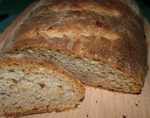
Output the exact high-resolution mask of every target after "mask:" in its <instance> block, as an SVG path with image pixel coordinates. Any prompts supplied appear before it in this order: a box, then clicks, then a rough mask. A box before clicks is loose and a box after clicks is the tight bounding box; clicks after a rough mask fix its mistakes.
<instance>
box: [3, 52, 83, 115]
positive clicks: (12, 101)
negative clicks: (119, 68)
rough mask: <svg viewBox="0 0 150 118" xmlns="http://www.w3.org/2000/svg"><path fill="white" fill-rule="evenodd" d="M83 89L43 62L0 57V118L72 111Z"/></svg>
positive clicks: (11, 55)
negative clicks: (2, 117)
mask: <svg viewBox="0 0 150 118" xmlns="http://www.w3.org/2000/svg"><path fill="white" fill-rule="evenodd" d="M84 92H85V90H84V87H83V86H82V84H81V83H80V82H79V81H77V80H74V79H71V77H69V76H66V75H65V74H64V72H63V71H62V70H60V71H59V70H58V69H57V68H55V67H54V65H52V64H50V63H46V61H42V60H38V59H32V58H29V57H27V56H24V55H23V54H5V55H3V56H1V58H0V116H3V115H5V116H22V115H30V114H35V113H44V112H52V111H63V110H66V109H70V108H75V107H76V106H77V105H79V104H80V102H81V101H82V100H83V99H84Z"/></svg>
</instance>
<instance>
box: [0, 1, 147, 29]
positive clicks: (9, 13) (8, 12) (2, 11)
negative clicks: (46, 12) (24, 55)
mask: <svg viewBox="0 0 150 118" xmlns="http://www.w3.org/2000/svg"><path fill="white" fill-rule="evenodd" d="M33 1H35V0H0V32H2V31H3V30H4V29H5V28H6V27H7V26H8V25H9V24H10V23H11V22H12V21H13V20H14V19H15V18H16V16H17V15H18V14H20V12H22V11H23V10H24V9H25V8H26V7H27V6H28V5H29V4H31V3H32V2H33ZM136 1H137V3H138V5H139V6H140V8H141V11H142V13H143V14H144V16H146V17H147V18H148V19H149V20H150V0H136Z"/></svg>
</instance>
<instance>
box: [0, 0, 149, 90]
mask: <svg viewBox="0 0 150 118" xmlns="http://www.w3.org/2000/svg"><path fill="white" fill-rule="evenodd" d="M144 35H145V34H144V27H143V20H142V18H141V17H140V16H139V15H137V14H136V13H134V10H132V9H131V8H130V7H128V5H126V4H124V3H123V2H121V1H119V0H86V1H84V0H79V1H75V0H64V1H63V0H45V1H43V4H42V5H40V6H39V7H38V8H36V9H35V10H33V11H32V12H31V13H30V15H29V17H28V18H27V19H26V20H25V21H24V22H23V23H22V25H21V26H20V27H19V28H18V30H16V31H15V33H14V36H13V37H11V38H10V39H8V41H6V43H5V45H4V47H3V49H2V50H3V51H4V52H7V51H12V50H18V51H19V50H20V51H21V50H26V49H28V48H29V49H31V50H32V49H33V50H34V49H36V51H35V52H37V53H40V50H42V51H43V49H44V51H43V52H42V54H46V55H49V56H50V57H51V55H52V57H55V58H57V59H56V60H59V61H56V60H54V63H55V64H56V65H58V66H59V67H64V69H65V70H66V71H67V72H70V73H71V74H72V75H73V76H75V77H76V78H78V79H79V80H81V81H82V82H84V83H86V84H88V85H94V86H99V87H103V88H106V89H110V90H115V91H120V92H127V93H140V91H141V89H142V87H143V83H144V78H145V76H146V72H147V46H146V41H145V37H144ZM49 50H50V52H48V51H49ZM53 53H57V54H58V55H56V56H53ZM42 54H41V55H42ZM48 59H49V60H51V58H49V57H48ZM52 60H53V59H52ZM81 68H82V69H81ZM88 68H89V70H88Z"/></svg>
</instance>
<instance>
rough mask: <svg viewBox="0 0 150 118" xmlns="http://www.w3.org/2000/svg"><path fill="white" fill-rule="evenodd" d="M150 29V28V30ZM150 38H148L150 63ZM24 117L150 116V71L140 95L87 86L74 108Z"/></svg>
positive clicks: (7, 33) (6, 35) (3, 38)
mask: <svg viewBox="0 0 150 118" xmlns="http://www.w3.org/2000/svg"><path fill="white" fill-rule="evenodd" d="M31 8H32V5H31V6H30V7H29V8H27V9H26V10H25V11H24V12H23V13H22V15H20V16H19V17H18V18H17V19H16V20H15V22H13V24H11V25H10V26H9V27H8V28H7V29H6V31H5V32H4V33H3V35H2V36H1V39H0V42H1V43H0V47H1V46H2V45H3V43H4V42H5V41H6V40H7V39H8V38H9V37H11V36H12V34H13V32H12V31H13V30H12V29H14V28H15V27H16V26H17V25H18V23H19V21H20V20H21V19H22V17H23V16H24V14H26V12H28V11H29V10H30V9H31ZM149 31H150V30H149ZM149 41H150V39H148V47H149V60H148V64H149V65H150V43H149ZM23 118H150V71H149V72H148V75H147V77H146V81H145V85H144V88H143V91H142V93H141V94H140V95H130V94H122V93H117V92H110V91H107V90H103V89H96V88H92V87H86V97H85V100H84V101H83V103H82V104H81V105H80V106H79V107H78V108H77V109H74V110H70V111H65V112H61V113H55V112H53V113H45V114H38V115H30V116H25V117H23Z"/></svg>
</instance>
